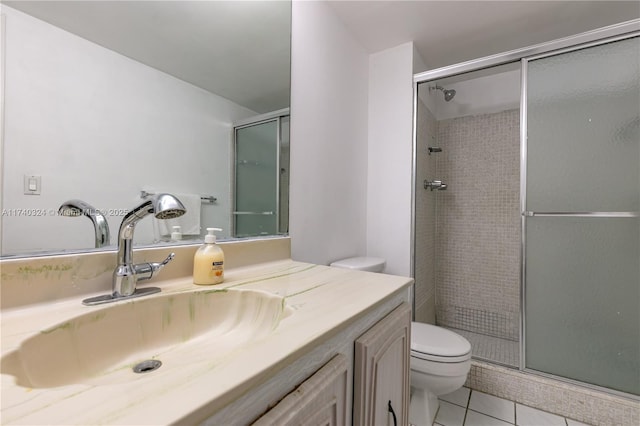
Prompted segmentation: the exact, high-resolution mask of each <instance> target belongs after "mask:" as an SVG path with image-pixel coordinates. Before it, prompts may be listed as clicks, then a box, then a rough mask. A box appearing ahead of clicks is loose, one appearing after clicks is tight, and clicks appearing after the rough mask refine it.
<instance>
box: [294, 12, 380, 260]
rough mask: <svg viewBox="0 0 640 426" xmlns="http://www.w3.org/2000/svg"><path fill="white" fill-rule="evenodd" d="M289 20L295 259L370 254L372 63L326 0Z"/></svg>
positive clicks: (336, 257) (295, 13)
mask: <svg viewBox="0 0 640 426" xmlns="http://www.w3.org/2000/svg"><path fill="white" fill-rule="evenodd" d="M292 21H293V26H292V38H293V42H292V64H291V140H292V143H291V195H290V196H291V198H290V224H289V227H290V228H289V229H290V234H291V237H292V242H291V249H292V257H293V258H294V259H296V260H300V261H307V262H313V263H319V264H328V263H330V262H331V261H333V260H336V259H340V258H344V257H349V256H355V255H362V254H364V253H365V251H366V217H367V210H366V197H367V190H366V188H367V91H368V78H367V75H368V66H369V62H368V61H369V58H368V55H367V53H366V52H365V50H364V48H362V46H361V45H360V44H359V43H358V42H356V41H355V39H354V38H353V37H352V36H351V35H350V34H349V33H348V32H347V31H346V29H345V28H344V26H343V25H342V23H341V22H340V21H339V20H338V19H337V18H336V16H335V15H334V13H333V12H332V11H331V10H330V9H329V7H328V6H327V5H326V3H325V2H316V1H310V2H306V1H305V2H303V1H294V2H293V10H292Z"/></svg>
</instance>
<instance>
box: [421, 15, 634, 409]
mask: <svg viewBox="0 0 640 426" xmlns="http://www.w3.org/2000/svg"><path fill="white" fill-rule="evenodd" d="M638 36H640V19H634V20H631V21H627V22H622V23H620V24H616V25H611V26H607V27H603V28H599V29H596V30H593V31H588V32H584V33H580V34H577V35H574V36H570V37H565V38H561V39H557V40H554V41H550V42H547V43H541V44H536V45H533V46H529V47H525V48H521V49H516V50H511V51H508V52H504V53H500V54H496V55H491V56H486V57H483V58H479V59H474V60H471V61H466V62H461V63H458V64H454V65H449V66H446V67H442V68H437V69H434V70H430V71H425V72H421V73H417V74H414V76H413V158H412V172H411V175H412V188H411V194H412V197H411V276H412V277H414V278H415V261H416V253H415V251H416V235H415V232H416V191H417V190H422V188H419V187H418V185H417V181H416V178H417V175H416V173H417V170H416V169H417V155H418V150H417V143H418V141H417V119H418V116H417V112H418V86H419V85H420V84H421V83H426V82H434V81H435V80H439V79H441V78H445V77H452V76H454V75H460V74H465V73H469V72H473V71H478V70H482V69H487V68H492V67H495V66H499V65H505V64H509V63H515V62H520V63H521V66H520V70H521V84H520V90H521V93H520V212H521V224H520V231H521V244H520V271H521V275H520V336H519V339H520V362H519V366H518V370H519V371H523V372H527V373H533V374H536V375H539V376H544V377H549V378H552V379H554V380H559V381H563V382H567V383H571V384H576V385H579V386H583V387H587V388H590V389H594V390H599V391H604V392H607V393H610V394H613V395H618V396H624V397H627V398H631V399H635V400H640V397H638V396H636V395H633V394H629V393H626V392H621V391H617V390H614V389H609V388H605V387H602V386H597V385H593V384H590V383H585V382H580V381H577V380H572V379H568V378H565V377H561V376H556V375H553V374H548V373H544V372H540V371H537V370H531V369H528V368H526V363H525V361H526V360H525V349H526V342H525V320H526V319H525V292H524V288H525V272H526V264H525V261H524V259H525V242H526V240H525V238H526V236H525V220H526V217H528V216H533V215H534V214H532V212H527V211H526V210H525V209H526V184H527V182H526V173H527V170H526V165H527V104H526V102H527V64H528V62H529V61H531V60H535V59H540V58H544V57H546V56H553V55H558V54H562V53H566V52H570V51H573V50H579V49H584V48H588V47H593V46H597V45H600V44H605V43H610V42H614V41H619V40H624V39H628V38H633V37H638ZM548 214H554V215H556V214H558V215H563V214H566V212H554V213H542V215H548ZM615 214H616V213H615V212H585V213H578V215H583V216H611V215H615ZM620 214H621V215H624V216H629V215H630V214H628V213H619V214H618V217H620V216H619V215H620ZM537 215H541V214H540V213H538V214H537ZM574 215H575V213H574ZM631 216H636V217H637V214H631ZM411 293H412V303H413V308H414V309H413V312H414V315H415V283H414V288H413V289H412V292H411Z"/></svg>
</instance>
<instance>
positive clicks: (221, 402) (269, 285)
mask: <svg viewBox="0 0 640 426" xmlns="http://www.w3.org/2000/svg"><path fill="white" fill-rule="evenodd" d="M225 275H226V277H225V282H224V283H223V284H220V285H218V286H215V288H221V289H222V288H233V289H254V290H263V291H267V292H270V293H273V294H277V295H280V296H283V297H284V298H285V302H286V305H287V307H288V308H287V310H288V312H289V315H287V316H286V317H284V318H283V319H282V320H281V322H280V324H279V325H278V327H277V328H276V329H275V330H274V331H273V333H271V334H270V335H269V336H267V337H264V338H261V339H259V340H257V341H254V342H252V343H251V344H250V345H249V346H248V347H243V348H242V349H241V350H236V351H234V352H232V353H231V354H229V355H228V356H225V357H223V358H222V359H220V360H218V361H217V362H216V363H207V362H200V363H194V364H191V365H185V366H184V368H180V369H173V370H167V371H166V372H163V374H158V375H155V373H154V374H150V375H141V376H140V378H139V379H136V380H133V381H128V382H125V383H117V384H103V385H95V384H93V385H92V384H73V385H68V386H59V387H54V388H45V389H42V388H39V389H31V388H25V387H21V386H18V385H17V384H16V382H15V377H13V376H12V375H8V374H2V376H1V377H2V399H1V402H2V404H1V422H2V424H30V425H34V424H48V425H53V424H64V425H72V424H73V425H80V424H82V425H87V424H127V425H134V424H135V425H142V424H154V425H158V424H178V423H185V422H186V423H193V422H194V421H197V420H202V419H196V418H195V417H194V416H197V415H196V414H194V413H209V414H211V413H214V412H216V411H217V410H219V409H221V408H222V407H224V406H225V405H227V404H228V403H230V402H232V401H234V400H235V399H237V398H238V397H240V396H241V395H243V394H244V393H245V392H247V391H248V390H250V389H252V388H253V387H255V386H256V385H258V384H260V383H262V382H264V381H265V380H266V379H267V378H269V377H271V376H273V375H275V374H276V373H277V372H278V371H280V370H281V369H282V368H284V367H285V366H286V365H288V364H289V363H290V362H291V361H293V360H294V359H296V358H298V357H300V356H302V355H303V354H304V353H306V352H308V351H309V350H310V349H311V348H313V347H314V346H316V345H318V344H320V343H322V342H323V341H325V340H327V339H329V338H331V337H332V336H334V335H335V334H337V333H338V332H339V331H340V330H342V329H343V328H344V327H346V326H347V325H348V324H349V323H350V322H352V321H353V320H354V319H356V318H358V317H360V316H361V315H364V314H365V313H366V312H368V311H369V310H370V309H372V308H373V307H374V306H376V305H377V304H379V303H381V302H382V301H383V300H385V299H386V298H388V297H389V296H391V295H394V294H397V293H398V292H402V291H406V288H407V286H408V285H409V284H410V283H411V282H412V280H411V279H410V278H406V277H398V276H391V275H383V274H374V273H368V272H359V271H350V270H344V269H337V268H330V267H327V266H319V265H312V264H307V263H301V262H295V261H292V260H280V261H273V262H266V263H261V264H258V265H253V266H244V267H238V268H233V269H230V270H227V271H226V272H225ZM154 285H156V286H159V287H161V288H162V293H161V294H168V293H179V292H187V291H198V290H202V289H203V288H213V287H203V286H196V285H194V284H193V283H192V282H191V278H190V277H185V278H176V279H171V280H166V281H160V282H156V283H154ZM146 297H154V296H146ZM81 299H82V298H70V299H64V300H59V301H56V302H52V303H41V304H35V305H29V306H24V307H20V308H15V309H5V310H3V312H2V354H3V355H5V354H6V353H9V352H10V351H12V350H15V349H16V348H17V347H19V346H20V344H21V342H23V341H24V340H25V339H26V338H28V337H30V336H33V335H35V334H37V333H40V332H41V331H42V330H47V329H49V328H50V327H51V326H53V325H55V324H59V323H62V322H64V321H67V320H69V319H71V318H74V317H77V316H78V315H82V314H85V313H87V312H88V311H89V310H91V309H96V307H87V306H83V305H82V304H81V303H80V302H81ZM120 303H122V302H120ZM211 350H212V351H215V348H214V347H212V349H211ZM160 371H161V370H158V372H160Z"/></svg>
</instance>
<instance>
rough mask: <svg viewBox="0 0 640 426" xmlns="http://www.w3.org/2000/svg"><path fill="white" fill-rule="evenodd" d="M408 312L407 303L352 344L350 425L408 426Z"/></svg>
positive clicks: (409, 329) (409, 344) (409, 321)
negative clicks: (352, 373) (351, 412)
mask: <svg viewBox="0 0 640 426" xmlns="http://www.w3.org/2000/svg"><path fill="white" fill-rule="evenodd" d="M410 351H411V309H410V308H409V305H408V304H407V303H403V304H402V305H400V306H398V307H397V308H396V309H395V310H394V311H393V312H391V313H390V314H389V315H387V316H386V317H384V318H383V319H382V320H380V322H378V323H377V324H376V325H374V326H373V327H371V328H370V329H369V330H368V331H367V332H366V333H364V334H363V335H362V336H360V337H359V338H358V339H357V340H356V342H355V355H354V358H355V359H354V379H353V424H354V425H357V426H359V425H362V426H366V425H376V426H378V425H389V426H401V425H403V426H404V425H407V424H409V392H410V390H409V378H410V376H409V374H410V366H409V361H410Z"/></svg>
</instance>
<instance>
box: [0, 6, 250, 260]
mask: <svg viewBox="0 0 640 426" xmlns="http://www.w3.org/2000/svg"><path fill="white" fill-rule="evenodd" d="M2 11H3V14H6V35H5V37H4V42H5V43H6V50H5V54H6V70H5V71H6V72H5V77H6V87H5V92H4V102H5V116H4V119H5V123H4V124H5V128H4V131H5V133H4V153H3V154H4V158H3V160H4V171H3V175H4V182H3V183H4V186H3V191H2V197H3V206H2V207H3V208H4V209H18V208H19V209H42V211H44V212H47V213H46V214H45V216H42V217H36V218H34V217H27V216H18V217H16V216H5V217H3V233H2V248H3V252H4V253H16V252H20V251H22V250H33V249H34V248H38V249H62V248H87V247H92V246H93V227H92V225H91V223H90V221H89V220H88V219H86V218H66V217H55V216H53V215H51V213H50V212H54V211H57V208H58V206H59V205H60V204H61V203H62V202H63V201H65V200H68V199H72V198H80V199H83V200H85V201H87V202H89V203H90V204H93V205H94V206H95V207H97V208H100V209H105V210H109V209H130V208H132V207H134V206H135V205H136V204H137V203H139V202H140V201H141V199H140V198H139V192H140V190H142V189H146V190H155V191H163V192H174V193H195V194H207V195H208V194H211V195H214V196H216V197H217V198H218V200H219V201H218V203H217V204H215V205H207V204H203V206H202V214H203V217H206V218H207V219H206V220H204V219H203V222H202V227H203V228H205V227H206V226H213V225H221V227H224V228H226V229H225V231H226V232H228V231H230V229H229V227H230V210H231V206H230V204H229V203H230V184H229V181H230V173H231V163H230V160H229V154H230V149H231V134H232V122H234V121H236V120H239V119H241V118H245V117H249V116H252V115H255V112H253V111H250V110H248V109H246V108H243V107H241V106H239V105H237V104H234V103H232V102H230V101H227V100H226V99H224V98H221V97H219V96H217V95H214V94H212V93H210V92H206V91H204V90H202V89H199V88H197V87H195V86H192V85H190V84H188V83H185V82H183V81H181V80H178V79H176V78H174V77H172V76H169V75H167V74H164V73H162V72H160V71H157V70H155V69H152V68H149V67H147V66H145V65H143V64H140V63H138V62H135V61H133V60H130V59H128V58H126V57H124V56H122V55H119V54H117V53H114V52H112V51H110V50H107V49H104V48H102V47H100V46H98V45H96V44H93V43H91V42H89V41H87V40H85V39H82V38H79V37H77V36H75V35H72V34H70V33H68V32H65V31H62V30H60V29H58V28H56V27H53V26H51V25H49V24H47V23H44V22H42V21H39V20H37V19H34V18H32V17H30V16H28V15H25V14H23V13H21V12H18V11H16V10H14V9H11V8H9V7H6V6H4V5H3V7H2ZM25 174H32V175H40V176H42V195H40V196H35V195H24V194H23V175H25ZM121 219H122V216H121V215H111V216H109V217H108V221H109V225H110V228H111V234H112V243H115V242H116V240H115V235H117V230H118V226H119V224H120V221H121ZM151 225H152V222H151V220H150V219H145V220H143V221H141V222H140V225H139V226H138V229H137V230H136V238H135V242H136V243H143V242H150V241H151V239H152V226H151ZM63 240H66V241H69V243H68V244H64V245H63V244H61V241H63Z"/></svg>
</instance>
